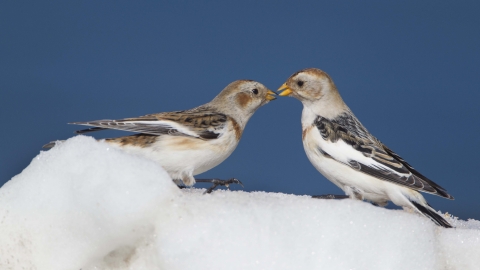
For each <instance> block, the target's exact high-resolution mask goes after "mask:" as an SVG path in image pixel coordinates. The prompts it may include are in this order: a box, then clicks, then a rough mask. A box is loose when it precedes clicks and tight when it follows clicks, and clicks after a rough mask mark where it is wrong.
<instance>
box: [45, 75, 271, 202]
mask: <svg viewBox="0 0 480 270" xmlns="http://www.w3.org/2000/svg"><path fill="white" fill-rule="evenodd" d="M275 95H276V94H275V92H273V91H271V90H269V89H268V88H266V87H265V86H264V85H263V84H261V83H259V82H255V81H251V80H239V81H234V82H232V83H230V84H229V85H228V86H227V87H225V89H223V90H222V92H220V94H218V95H217V96H216V97H215V98H214V99H213V100H212V101H210V102H209V103H206V104H204V105H201V106H199V107H196V108H193V109H190V110H185V111H174V112H162V113H156V114H149V115H145V116H140V117H135V118H126V119H120V120H96V121H88V122H74V123H71V124H75V125H85V126H93V127H94V128H89V129H84V130H79V131H76V133H77V134H82V133H87V132H92V131H99V130H104V129H118V130H125V131H132V132H137V133H138V134H135V135H131V136H125V137H119V138H111V139H105V142H107V143H109V144H112V145H115V146H117V147H120V148H121V149H123V150H125V151H126V152H129V153H132V154H135V155H139V156H144V157H147V158H149V159H152V160H154V161H156V162H158V163H159V164H160V165H161V166H162V167H163V168H164V169H165V170H166V171H167V172H168V174H169V175H170V177H171V178H172V179H173V180H174V181H175V182H176V183H177V184H178V185H181V184H182V183H183V184H184V185H185V186H192V185H194V184H195V182H210V183H213V186H212V187H211V188H209V189H208V190H207V192H208V193H210V192H211V191H212V190H213V189H214V188H215V187H216V186H218V185H226V186H228V185H229V184H232V183H237V184H241V182H240V181H238V180H237V179H235V178H232V179H230V180H228V181H223V180H219V179H195V178H194V175H197V174H200V173H203V172H206V171H208V170H210V169H212V168H213V167H215V166H217V165H219V164H220V163H222V162H223V161H224V160H225V159H226V158H227V157H228V156H230V154H231V153H232V152H233V150H235V148H236V147H237V145H238V142H239V141H240V138H241V137H242V133H243V130H244V129H245V126H246V125H247V122H248V120H249V119H250V117H252V115H253V113H254V112H255V111H256V110H257V109H258V108H260V107H261V106H263V105H265V104H267V103H268V102H270V101H271V100H274V99H275ZM54 145H55V142H52V143H49V144H47V145H45V146H44V147H45V148H51V147H53V146H54Z"/></svg>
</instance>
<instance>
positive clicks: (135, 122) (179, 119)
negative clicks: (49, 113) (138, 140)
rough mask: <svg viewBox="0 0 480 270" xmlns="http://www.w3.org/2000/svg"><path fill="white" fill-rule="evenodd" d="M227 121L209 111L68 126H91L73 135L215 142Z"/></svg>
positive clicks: (224, 117)
mask: <svg viewBox="0 0 480 270" xmlns="http://www.w3.org/2000/svg"><path fill="white" fill-rule="evenodd" d="M227 119H228V117H227V116H226V115H224V114H221V113H216V112H212V111H199V110H195V111H179V112H169V113H160V114H151V115H145V116H141V117H137V118H126V119H120V120H96V121H89V122H74V123H70V124H75V125H85V126H93V128H89V129H84V130H79V131H77V132H76V133H78V134H82V133H86V132H92V131H99V130H104V129H117V130H125V131H131V132H137V133H142V134H150V135H171V136H187V137H194V138H199V139H204V140H210V139H216V138H218V137H219V136H221V134H223V132H224V128H225V126H226V123H227Z"/></svg>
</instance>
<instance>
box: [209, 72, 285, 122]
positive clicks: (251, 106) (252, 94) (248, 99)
mask: <svg viewBox="0 0 480 270" xmlns="http://www.w3.org/2000/svg"><path fill="white" fill-rule="evenodd" d="M276 95H277V94H276V93H275V92H273V91H272V90H270V89H268V88H267V87H265V86H264V85H263V84H261V83H259V82H256V81H251V80H238V81H234V82H232V83H230V84H229V85H227V87H225V88H224V89H223V90H222V92H220V94H218V96H217V97H215V99H214V100H213V101H212V102H213V103H215V104H216V105H217V106H221V107H223V110H225V111H231V112H235V113H236V114H242V115H245V116H248V117H250V116H251V115H252V114H253V113H254V112H255V111H256V110H257V109H258V108H260V107H261V106H263V105H265V104H267V103H268V102H270V101H272V100H274V99H276V98H275V96H276Z"/></svg>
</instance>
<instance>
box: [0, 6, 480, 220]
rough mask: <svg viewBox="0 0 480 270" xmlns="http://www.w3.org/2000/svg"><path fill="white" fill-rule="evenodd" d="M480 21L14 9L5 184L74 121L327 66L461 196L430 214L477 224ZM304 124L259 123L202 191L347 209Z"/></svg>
mask: <svg viewBox="0 0 480 270" xmlns="http://www.w3.org/2000/svg"><path fill="white" fill-rule="evenodd" d="M479 12H480V4H479V3H478V2H474V1H469V2H466V1H455V2H453V1H452V2H445V1H402V2H399V1H398V2H394V1H369V2H366V1H362V2H360V1H342V2H340V1H335V2H332V1H328V2H320V1H288V2H287V1H242V2H241V3H236V2H232V1H222V2H220V1H218V3H212V2H210V3H199V2H196V1H177V2H176V3H174V4H172V3H166V2H161V1H143V2H139V1H136V2H134V1H132V2H127V1H101V2H100V1H62V2H49V3H40V2H37V1H30V2H29V1H23V2H19V1H9V2H3V3H2V4H0V26H1V27H0V33H1V37H2V38H1V39H0V59H1V61H0V72H1V74H2V76H1V78H0V89H1V90H0V115H2V119H3V123H4V124H3V132H1V133H0V141H1V142H2V151H1V152H0V164H1V166H0V168H1V169H0V185H1V184H3V183H4V182H6V181H8V180H9V179H11V178H12V177H13V176H14V175H16V174H18V173H20V172H21V171H22V169H23V168H25V167H26V166H27V165H28V164H29V162H30V161H31V159H32V158H34V157H35V156H36V155H37V154H38V153H39V151H41V146H42V145H43V144H44V143H47V142H49V141H51V140H55V139H67V138H69V137H72V136H73V135H74V134H73V131H74V130H76V129H78V128H79V127H76V126H71V125H67V124H66V123H67V122H72V121H87V120H97V119H108V118H110V119H116V118H125V117H133V116H139V115H144V114H149V113H155V112H162V111H172V110H182V109H188V108H191V107H194V106H198V105H200V104H203V103H206V102H208V101H209V100H211V99H212V98H213V97H214V96H215V95H216V94H218V92H219V91H220V90H221V89H223V87H225V86H226V85H227V84H228V83H230V82H231V81H234V80H237V79H252V80H257V81H260V82H262V83H264V84H265V85H267V86H268V87H270V88H271V89H274V90H276V89H277V88H278V87H279V86H280V85H281V84H282V83H283V82H284V81H285V80H286V79H287V78H288V77H289V76H290V75H291V74H292V73H294V72H295V71H297V70H299V69H303V68H307V67H317V68H320V69H322V70H324V71H326V72H327V73H329V74H330V76H331V77H332V78H333V80H334V81H335V83H336V85H337V87H338V89H339V91H340V93H341V95H342V96H343V98H344V100H345V101H346V103H347V104H348V105H349V107H350V108H351V109H352V111H353V112H354V113H355V114H356V116H357V117H358V118H359V119H360V121H361V122H362V123H363V124H364V125H365V126H366V127H367V129H368V130H369V131H370V132H371V133H373V134H374V135H375V136H377V137H378V138H379V139H380V140H382V142H384V143H385V144H386V145H387V146H389V147H390V148H391V149H393V150H394V151H395V152H397V153H398V154H400V155H401V156H402V157H403V158H404V159H406V160H407V161H408V162H409V163H410V164H412V165H413V166H414V167H415V168H416V169H418V170H419V171H420V172H422V173H423V174H425V175H426V176H427V177H429V178H431V179H432V180H434V181H435V182H437V183H438V184H440V185H441V186H443V187H445V188H446V189H447V190H448V191H449V192H450V193H451V194H452V195H453V196H454V197H455V200H454V201H448V200H445V199H442V198H439V197H435V196H431V195H425V197H426V198H427V200H428V201H429V202H430V204H432V205H433V206H434V207H435V208H436V209H439V210H442V211H444V212H445V211H447V212H449V213H452V214H453V215H456V216H459V217H461V218H462V219H466V218H475V219H480V211H479V209H480V200H479V199H478V192H479V191H480V177H479V173H478V172H477V169H478V167H479V166H478V164H479V161H480V159H479V157H478V153H479V152H480V143H479V139H478V133H479V131H480V124H479V118H480V106H479V105H480V102H479V100H480V91H479V85H480V76H479V74H480V68H479V64H480V52H479V50H480V31H479V30H480V29H479V27H480V16H478V14H479ZM301 109H302V105H301V103H300V102H298V101H297V100H294V99H292V98H281V99H278V100H276V101H275V102H272V103H270V104H269V105H267V106H265V107H263V108H261V109H260V110H259V111H258V112H257V113H256V114H255V115H254V117H253V118H252V119H251V120H250V122H249V124H248V125H247V128H246V130H245V133H244V135H243V138H242V141H241V142H240V144H239V146H238V148H237V150H236V151H235V152H234V153H233V154H232V156H230V158H228V159H227V160H226V161H225V162H224V163H222V164H221V165H219V166H218V167H216V168H214V169H212V170H210V171H208V172H206V173H204V174H203V175H200V176H199V177H202V178H203V177H219V178H225V179H226V178H230V177H236V178H239V179H241V180H242V181H243V182H244V184H245V190H247V191H253V190H263V191H271V192H284V193H294V194H326V193H336V194H341V191H340V190H339V189H338V188H337V187H335V186H334V185H333V184H331V183H330V182H329V181H328V180H326V179H325V178H324V177H323V176H321V175H320V173H318V172H317V171H316V170H315V169H314V168H313V166H312V165H311V164H310V162H309V161H308V160H307V158H306V156H305V152H304V150H303V146H302V143H301V128H300V114H301ZM126 134H127V133H122V132H119V131H107V132H101V133H97V134H92V135H94V136H95V137H97V138H104V137H110V136H122V135H126ZM198 186H199V187H203V186H202V185H198Z"/></svg>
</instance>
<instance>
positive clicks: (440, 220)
mask: <svg viewBox="0 0 480 270" xmlns="http://www.w3.org/2000/svg"><path fill="white" fill-rule="evenodd" d="M410 202H411V203H412V204H413V206H415V208H417V210H418V211H420V212H421V213H422V214H423V215H425V216H426V217H428V218H430V219H431V220H432V221H433V222H434V223H435V224H437V225H438V226H442V227H444V228H453V226H452V225H450V223H448V221H446V220H445V219H444V218H443V217H442V216H440V215H439V214H437V213H436V212H435V211H432V210H431V209H428V208H427V207H425V206H423V205H421V204H419V203H417V202H415V201H410Z"/></svg>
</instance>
